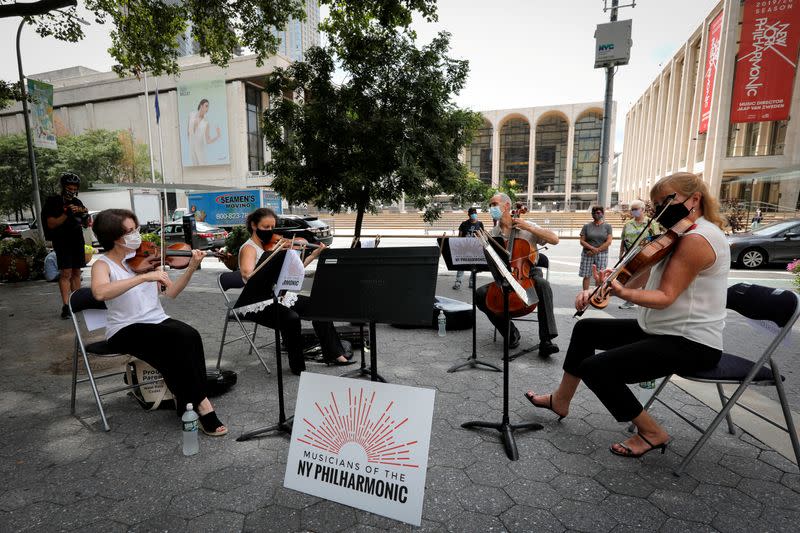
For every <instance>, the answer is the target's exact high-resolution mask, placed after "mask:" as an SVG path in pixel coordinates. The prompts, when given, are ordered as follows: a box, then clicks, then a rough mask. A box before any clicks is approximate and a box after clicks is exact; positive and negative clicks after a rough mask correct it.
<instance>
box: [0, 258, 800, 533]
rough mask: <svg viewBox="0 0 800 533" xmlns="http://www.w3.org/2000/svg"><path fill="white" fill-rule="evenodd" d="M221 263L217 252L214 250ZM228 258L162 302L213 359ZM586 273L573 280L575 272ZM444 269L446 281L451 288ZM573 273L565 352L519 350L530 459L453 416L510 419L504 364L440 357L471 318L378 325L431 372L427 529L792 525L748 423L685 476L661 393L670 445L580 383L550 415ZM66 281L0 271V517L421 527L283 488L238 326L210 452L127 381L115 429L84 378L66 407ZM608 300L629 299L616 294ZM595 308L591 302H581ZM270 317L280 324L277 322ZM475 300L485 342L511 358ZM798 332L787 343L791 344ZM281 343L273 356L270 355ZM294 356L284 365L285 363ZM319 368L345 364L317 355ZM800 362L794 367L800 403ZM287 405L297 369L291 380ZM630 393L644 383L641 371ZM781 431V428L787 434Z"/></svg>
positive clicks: (783, 488) (120, 527)
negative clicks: (440, 333) (630, 447)
mask: <svg viewBox="0 0 800 533" xmlns="http://www.w3.org/2000/svg"><path fill="white" fill-rule="evenodd" d="M209 266H211V265H209ZM218 272H219V270H216V269H214V268H205V267H204V269H203V270H202V271H200V272H198V273H197V274H196V275H195V279H194V280H193V282H192V284H191V285H190V286H189V288H187V291H186V293H185V294H183V295H182V296H181V297H180V298H179V299H178V300H176V301H168V302H166V305H165V307H166V308H167V312H168V313H170V314H171V315H172V316H174V317H175V318H178V319H181V320H184V321H186V322H188V323H190V324H191V325H193V326H195V327H196V328H198V329H199V330H200V331H201V333H202V334H203V338H204V341H205V348H206V355H207V358H208V360H209V361H211V360H212V359H213V358H215V357H216V353H217V349H218V346H219V340H220V336H221V331H222V324H221V322H222V318H223V311H222V307H221V304H220V300H221V297H220V295H219V294H218V292H217V289H216V283H215V280H216V275H217V273H218ZM575 281H577V280H575ZM452 282H453V276H452V275H451V274H450V273H446V274H442V275H440V277H439V283H438V290H437V294H441V295H444V296H450V297H456V298H460V299H465V300H468V299H469V293H468V292H467V291H466V290H464V289H466V283H465V284H464V289H462V290H461V291H459V292H455V291H452V290H451V289H450V286H451V285H452ZM575 289H576V286H575V284H574V282H569V283H567V282H564V281H563V280H561V279H556V280H555V281H554V292H555V295H556V308H557V309H556V311H557V318H558V321H559V330H560V333H561V334H560V336H559V337H558V339H557V342H558V344H559V345H560V346H561V352H560V353H558V354H556V355H555V356H553V357H552V358H551V359H550V360H546V361H542V360H540V359H538V358H535V357H530V356H526V357H523V358H521V359H519V360H517V361H514V362H513V363H512V365H511V368H512V374H511V398H510V406H511V410H512V413H511V418H512V422H513V421H520V420H535V421H540V422H542V423H543V424H544V426H545V427H544V429H543V430H541V431H537V432H531V433H527V432H520V433H518V434H517V444H518V446H519V452H520V460H519V461H517V462H511V461H509V460H508V459H507V458H506V456H505V454H504V452H503V448H502V446H501V444H500V442H499V438H498V434H497V432H494V431H486V432H477V431H468V430H464V429H461V428H460V424H461V423H462V422H464V421H467V420H474V419H489V420H494V419H498V420H499V418H500V408H501V405H502V404H501V395H502V380H501V375H500V374H497V373H494V372H486V371H481V370H465V371H461V372H459V373H456V374H448V373H446V370H447V368H449V367H450V366H451V365H452V364H453V363H454V362H456V361H459V360H461V359H462V358H464V357H466V356H467V355H468V354H469V353H470V349H471V348H470V347H471V331H469V330H466V331H457V332H455V331H452V332H448V333H447V336H446V338H440V337H437V336H436V332H435V331H433V330H404V329H395V328H391V327H387V326H378V342H379V351H378V353H379V354H380V365H379V366H380V371H381V373H382V374H383V375H384V376H385V377H386V378H387V379H388V380H389V381H390V382H393V383H398V384H405V385H415V386H420V387H429V388H433V389H436V404H435V412H434V419H433V432H432V437H431V449H430V462H429V469H428V477H427V479H428V481H427V491H426V495H425V505H424V510H423V524H422V528H421V529H422V530H424V531H476V532H483V531H535V532H538V531H565V530H572V531H656V530H660V531H670V532H672V531H715V530H716V531H748V532H751V531H796V530H797V524H798V523H800V475H799V474H798V469H797V467H796V465H794V464H793V463H792V462H790V461H789V460H787V459H786V458H784V457H783V456H782V455H780V454H778V453H776V452H775V451H773V450H771V449H770V448H769V447H767V446H765V445H763V444H762V443H761V442H760V441H759V440H758V439H757V438H755V437H753V436H751V435H749V434H746V433H742V432H741V431H739V432H738V433H737V435H736V436H731V435H729V434H727V432H725V431H724V430H722V429H720V430H718V431H717V432H716V434H715V435H714V436H713V438H712V439H711V440H710V442H709V443H708V444H707V445H706V446H705V448H704V449H703V450H702V451H701V453H700V455H699V456H698V457H697V458H696V459H695V460H694V462H693V463H691V464H690V465H689V467H688V469H687V471H686V473H685V474H684V475H683V476H682V477H675V476H673V474H672V468H673V467H674V466H675V465H676V464H677V463H678V462H679V461H680V459H681V457H682V456H683V455H685V454H686V453H687V451H688V450H689V449H690V448H691V446H692V444H693V443H694V442H695V440H696V438H697V437H698V434H697V433H696V432H695V431H694V430H693V429H692V428H690V427H688V426H687V425H686V424H685V423H684V422H683V421H681V420H680V419H678V418H677V417H675V416H674V415H672V414H671V413H669V412H668V411H667V410H666V409H664V408H661V407H656V408H655V409H654V414H655V415H656V417H657V418H658V419H659V420H661V421H663V422H664V424H665V426H666V427H667V429H668V431H669V432H670V434H671V435H672V439H673V440H672V442H671V443H670V445H669V447H668V449H667V452H666V454H664V455H657V454H655V453H653V454H649V455H647V456H646V457H644V458H643V459H641V460H638V459H625V458H620V457H615V456H613V455H611V454H610V453H609V451H608V446H609V444H610V443H612V442H614V441H618V440H622V439H624V438H625V435H626V433H625V429H624V426H623V425H621V424H618V423H616V422H615V421H614V420H613V418H612V417H611V416H610V415H609V414H608V413H607V412H606V411H605V410H604V409H603V407H602V406H601V405H600V404H599V402H598V401H597V400H596V398H595V397H594V396H593V395H592V394H591V392H589V391H588V390H587V389H585V388H584V387H581V388H580V389H579V393H578V395H577V397H576V399H575V402H574V403H573V406H572V409H571V411H570V414H569V416H568V417H567V418H566V419H565V420H563V421H562V422H557V421H556V419H555V417H554V416H552V415H551V414H549V413H547V412H545V411H542V410H534V409H532V408H531V406H530V404H528V402H527V401H526V400H525V399H524V398H523V392H524V390H526V389H528V388H531V389H534V390H537V391H546V390H549V389H551V388H552V387H553V386H554V384H555V382H556V380H557V379H558V376H559V375H560V365H561V362H562V361H563V355H564V351H565V349H566V346H567V345H568V342H569V337H570V333H571V330H572V323H573V320H572V318H571V315H572V312H571V311H570V306H571V302H572V298H573V295H574V293H575ZM56 292H57V287H56V286H55V284H50V283H45V282H32V283H24V284H11V285H8V284H7V285H0V313H1V316H2V322H1V323H0V336H1V337H2V346H0V362H1V363H2V364H1V365H0V379H2V382H3V386H2V388H1V389H0V476H2V479H3V480H4V483H3V485H2V486H0V531H2V532H5V531H22V530H26V531H60V530H79V531H103V532H106V531H188V532H200V531H326V532H327V531H386V530H392V531H396V530H410V529H414V528H412V527H410V526H407V525H404V524H400V523H398V522H394V521H392V520H389V519H385V518H382V517H379V516H376V515H372V514H369V513H366V512H363V511H360V510H356V509H352V508H350V507H346V506H342V505H339V504H336V503H332V502H328V501H324V500H321V499H319V498H315V497H311V496H307V495H304V494H301V493H298V492H294V491H292V490H288V489H284V488H283V487H282V482H283V474H284V468H285V460H286V455H287V451H288V440H287V438H285V437H280V436H273V437H264V438H261V439H258V440H254V441H250V442H246V443H239V442H236V441H235V437H236V436H238V435H239V434H240V433H241V432H242V431H244V430H246V429H253V428H255V427H259V426H263V425H269V424H272V423H273V422H274V421H275V420H276V411H277V398H276V391H275V385H276V379H275V375H274V371H273V374H272V375H270V376H267V375H265V373H264V371H263V369H262V368H261V367H260V364H258V362H257V360H256V358H255V356H248V355H247V350H246V348H245V345H244V344H243V343H237V344H234V345H231V346H229V347H228V348H226V356H225V357H224V366H226V367H227V368H231V369H235V370H236V371H237V372H238V373H239V382H238V384H237V385H236V386H235V387H234V388H233V389H232V390H231V391H230V392H228V393H227V394H225V395H223V396H221V397H219V398H216V399H215V405H216V407H217V410H218V412H219V413H220V417H221V418H222V420H223V421H224V422H225V423H226V424H227V425H228V426H229V428H230V429H231V435H230V436H227V437H224V438H216V439H214V438H209V437H204V436H201V442H200V445H201V451H200V454H199V455H197V456H194V457H190V458H185V457H183V456H182V455H181V451H180V439H181V432H180V426H179V423H178V421H177V420H176V419H175V416H174V413H173V412H171V411H157V412H152V413H151V412H145V411H143V410H142V409H141V408H139V406H138V405H137V404H136V403H135V402H134V401H133V400H132V399H130V398H128V397H126V396H125V395H124V394H119V395H112V396H108V397H106V399H105V405H106V411H107V413H108V415H109V417H110V418H109V422H110V424H111V428H112V429H111V431H110V432H108V433H106V432H103V431H102V430H101V426H100V424H99V417H98V416H97V410H96V408H95V406H94V403H93V401H92V399H91V397H90V394H89V390H88V386H84V387H83V388H82V389H80V390H79V395H78V405H77V414H78V417H74V416H71V415H70V414H69V388H70V385H69V383H70V375H69V374H70V359H71V351H72V342H73V335H72V331H71V324H70V322H68V321H62V320H59V319H58V318H57V312H58V305H57V297H56ZM609 307H610V309H609V311H608V312H609V313H610V314H612V315H615V316H631V317H632V316H634V315H633V313H634V312H633V311H621V310H618V309H617V308H616V305H612V306H609ZM587 316H588V314H587ZM520 327H521V329H522V331H523V346H524V345H525V343H526V341H527V342H529V343H530V342H535V331H536V329H535V328H536V325H535V324H527V323H526V324H522V325H521V326H520ZM728 331H729V332H731V334H732V337H731V339H732V341H733V342H732V343H731V345H732V346H736V347H737V350H738V351H739V352H740V353H742V354H744V353H747V352H748V351H751V350H755V349H756V348H757V347H760V346H761V344H760V341H759V339H758V338H756V337H755V336H754V329H753V328H752V327H751V326H750V325H748V324H747V323H746V322H745V321H743V320H742V319H740V318H733V317H732V318H731V320H730V322H729V326H728ZM270 334H271V332H270ZM491 337H492V330H491V326H490V325H489V323H488V321H487V320H485V318H483V317H480V316H479V321H478V343H479V346H478V351H479V356H480V357H482V358H484V359H486V360H488V361H492V362H495V363H497V364H500V363H501V360H500V359H501V350H502V345H501V343H496V344H494V343H492V342H491ZM796 338H797V337H796V336H795V337H794V338H793V339H792V340H791V341H790V343H788V344H787V345H785V346H783V347H782V348H781V350H780V353H779V355H778V360H779V361H782V362H785V361H787V360H789V359H790V357H792V356H796V355H797V353H798V351H799V350H798V341H797V340H796ZM272 359H273V357H269V360H270V363H271V364H272V366H273V368H274V361H272ZM285 366H287V365H284V367H285ZM309 371H311V372H320V373H326V374H339V373H341V371H342V369H341V368H336V367H330V368H329V367H325V366H324V365H319V364H314V363H309ZM797 377H798V376H797V373H795V374H794V375H791V374H789V376H788V379H787V385H790V386H791V388H792V391H793V394H792V406H793V408H794V409H795V410H798V408H800V404H798V396H797V393H796V391H797V390H798V389H797V387H798V384H797V383H796V382H797ZM285 383H286V389H287V398H288V399H289V401H288V405H289V409H290V411H291V408H292V406H293V405H294V397H295V393H296V390H297V378H296V377H294V376H292V375H291V374H287V375H286V379H285ZM634 388H635V390H636V391H637V393H642V394H643V393H645V391H644V390H643V389H640V388H639V387H636V386H634ZM666 396H667V397H668V398H669V399H670V401H671V402H672V404H673V405H674V406H677V407H678V408H679V409H680V410H681V412H683V413H684V414H685V415H688V416H689V417H691V418H692V419H695V420H697V421H698V422H699V423H701V424H706V423H708V422H709V421H710V419H711V417H712V416H713V413H712V411H711V410H710V409H709V408H708V407H707V406H705V405H704V404H703V403H702V402H701V401H699V400H697V399H695V398H694V397H692V396H689V395H688V394H686V393H685V392H683V391H682V390H680V389H678V388H676V387H674V386H670V387H668V389H667V393H666ZM787 440H788V438H787Z"/></svg>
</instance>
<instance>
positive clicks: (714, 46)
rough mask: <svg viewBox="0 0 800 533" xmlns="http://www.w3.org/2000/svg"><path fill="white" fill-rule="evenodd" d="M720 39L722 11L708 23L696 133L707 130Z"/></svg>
mask: <svg viewBox="0 0 800 533" xmlns="http://www.w3.org/2000/svg"><path fill="white" fill-rule="evenodd" d="M721 41H722V11H720V12H719V14H718V15H717V16H716V17H714V20H712V21H711V24H709V25H708V39H706V73H705V76H703V107H702V110H701V112H700V127H699V128H698V133H705V132H707V131H708V119H709V117H711V96H712V95H713V94H714V78H716V76H717V61H718V60H719V47H720V43H721Z"/></svg>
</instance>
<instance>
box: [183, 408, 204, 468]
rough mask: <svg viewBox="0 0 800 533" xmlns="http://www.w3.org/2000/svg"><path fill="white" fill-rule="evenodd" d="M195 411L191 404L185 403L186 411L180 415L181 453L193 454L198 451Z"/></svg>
mask: <svg viewBox="0 0 800 533" xmlns="http://www.w3.org/2000/svg"><path fill="white" fill-rule="evenodd" d="M198 418H200V417H199V416H197V413H195V412H194V408H193V407H192V404H190V403H188V404H186V412H185V413H183V416H182V417H181V422H182V423H183V455H194V454H196V453H197V452H199V451H200V443H199V442H198V439H197V424H198V422H197V419H198Z"/></svg>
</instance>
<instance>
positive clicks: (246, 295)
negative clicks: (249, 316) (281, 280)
mask: <svg viewBox="0 0 800 533" xmlns="http://www.w3.org/2000/svg"><path fill="white" fill-rule="evenodd" d="M268 256H269V253H264V254H262V255H261V260H260V261H259V262H258V264H257V265H256V267H258V265H261V264H262V263H263V262H264V261H266V258H267V257H268ZM285 258H286V251H285V250H281V251H280V252H277V254H276V255H275V256H274V257H273V258H272V259H271V260H270V262H269V264H267V265H264V267H262V268H260V269H259V270H258V272H256V273H255V274H253V276H252V277H251V278H250V279H249V280H248V281H247V284H246V285H245V286H244V289H243V290H242V294H241V295H239V299H238V300H236V305H235V307H243V306H246V305H252V304H256V303H259V302H264V301H266V300H265V298H264V295H265V294H272V309H273V310H274V311H275V364H276V367H277V374H278V423H277V424H275V425H272V426H267V427H263V428H258V429H254V430H252V431H247V432H245V433H242V435H241V436H240V437H239V438H238V439H236V441H237V442H243V441H246V440H250V439H252V438H255V437H260V436H261V435H263V434H265V433H271V432H273V431H276V432H279V433H283V434H285V435H291V434H292V419H293V418H294V416H290V417H287V416H286V406H285V403H284V398H283V364H282V363H281V331H280V313H279V312H278V306H279V305H281V304H279V303H278V295H277V294H276V291H275V283H276V282H277V280H278V276H279V275H280V273H281V268H282V267H283V260H284V259H285Z"/></svg>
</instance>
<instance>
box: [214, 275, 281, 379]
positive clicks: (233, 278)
mask: <svg viewBox="0 0 800 533" xmlns="http://www.w3.org/2000/svg"><path fill="white" fill-rule="evenodd" d="M217 286H218V287H219V290H220V292H221V293H222V297H223V298H224V299H225V322H224V324H223V326H222V340H221V341H220V343H219V355H218V356H217V370H219V369H220V364H221V363H222V350H223V349H224V348H225V345H227V344H230V343H232V342H236V341H240V340H242V339H246V340H247V342H248V343H250V350H249V351H248V352H247V354H248V355H249V354H251V353H253V352H255V353H256V357H258V360H259V361H261V365H262V366H263V367H264V370H266V371H267V374H270V373H271V372H270V370H269V368H268V367H267V363H266V362H264V357H263V356H262V355H261V352H260V351H259V349H258V348H259V347H258V346H256V342H255V341H256V332H257V331H258V324H256V323H255V322H254V321H253V320H252V319H250V318H248V317H247V315H243V314H241V313H239V312H237V311H236V309H235V308H234V306H235V305H236V300H235V299H231V298H229V297H228V292H227V291H229V290H232V289H241V288H243V287H244V280H243V279H242V274H241V272H240V271H238V270H236V271H234V272H223V273H222V274H220V275H219V276H218V277H217ZM232 321H233V322H236V323H237V324H239V327H240V328H241V330H242V334H241V335H239V336H238V337H236V338H235V339H230V340H227V341H226V340H225V339H226V336H227V334H228V323H229V322H232ZM245 322H251V323H253V332H252V334H251V333H248V331H247V328H246V327H245V325H244V323H245ZM272 344H273V343H272V342H270V343H267V344H265V345H263V346H261V348H264V347H266V346H271V345H272Z"/></svg>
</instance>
